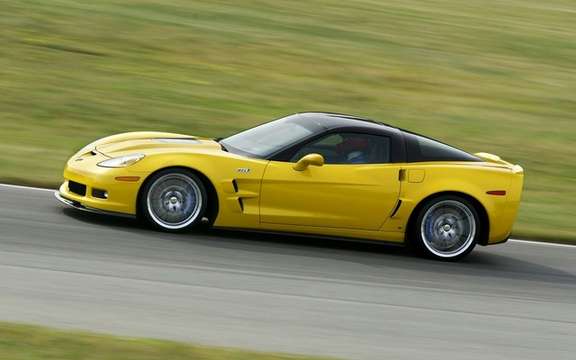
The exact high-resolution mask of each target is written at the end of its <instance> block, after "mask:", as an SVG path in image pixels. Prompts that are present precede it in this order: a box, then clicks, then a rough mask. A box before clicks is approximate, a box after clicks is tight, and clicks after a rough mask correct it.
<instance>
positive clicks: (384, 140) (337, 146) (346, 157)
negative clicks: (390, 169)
mask: <svg viewBox="0 0 576 360" xmlns="http://www.w3.org/2000/svg"><path fill="white" fill-rule="evenodd" d="M313 153H315V154H320V155H322V156H323V157H324V161H325V162H326V164H385V163H389V162H390V138H388V137H385V136H378V135H368V134H359V133H337V134H331V135H327V136H325V137H323V138H320V139H319V140H315V141H313V142H311V143H308V144H306V145H304V146H303V147H302V148H301V149H300V150H298V151H297V152H296V153H295V154H294V155H293V156H292V158H291V159H290V161H291V162H297V161H298V160H299V159H300V158H302V157H303V156H304V155H308V154H313Z"/></svg>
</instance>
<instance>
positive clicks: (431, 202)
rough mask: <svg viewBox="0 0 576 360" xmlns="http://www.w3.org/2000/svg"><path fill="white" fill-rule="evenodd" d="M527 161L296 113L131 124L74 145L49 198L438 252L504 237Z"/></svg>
mask: <svg viewBox="0 0 576 360" xmlns="http://www.w3.org/2000/svg"><path fill="white" fill-rule="evenodd" d="M523 177H524V172H523V170H522V168H521V167H520V166H518V165H512V164H510V163H508V162H506V161H503V160H501V159H500V158H499V157H498V156H495V155H491V154H486V153H478V154H475V155H472V154H469V153H466V152H464V151H462V150H458V149H456V148H453V147H451V146H448V145H446V144H443V143H441V142H438V141H436V140H433V139H430V138H428V137H425V136H421V135H418V134H415V133H412V132H409V131H406V130H402V129H399V128H396V127H392V126H389V125H385V124H382V123H379V122H375V121H371V120H366V119H362V118H358V117H354V116H349V115H341V114H332V113H300V114H295V115H290V116H287V117H284V118H281V119H279V120H275V121H271V122H269V123H266V124H263V125H260V126H257V127H254V128H252V129H249V130H246V131H243V132H240V133H238V134H236V135H233V136H230V137H227V138H225V139H208V138H201V137H196V136H189V135H181V134H172V133H161V132H132V133H126V134H119V135H114V136H110V137H106V138H103V139H100V140H98V141H96V142H94V143H92V144H90V145H88V146H86V147H85V148H83V149H82V150H80V152H78V153H77V154H76V155H74V156H73V157H72V158H71V159H70V160H69V161H68V163H67V165H66V168H65V170H64V179H65V181H64V183H63V184H62V186H61V187H60V189H59V191H58V192H56V197H57V198H58V199H59V200H61V201H62V202H64V203H66V204H67V205H70V206H73V207H76V208H79V209H83V210H87V211H92V212H101V213H112V214H121V215H128V216H137V217H138V218H141V219H144V220H145V221H146V222H148V223H149V224H150V225H152V226H155V227H157V228H159V229H162V230H165V231H182V230H189V229H194V228H196V227H198V226H200V225H201V224H208V225H213V226H215V227H226V228H236V229H254V230H264V231H274V232H278V231H280V232H291V233H304V234H314V235H326V236H332V237H347V238H356V239H368V240H382V241H389V242H397V243H406V244H407V245H411V246H412V247H413V248H414V249H416V250H417V251H419V252H420V253H422V254H424V255H426V256H429V257H433V258H437V259H444V260H455V259H459V258H461V257H463V256H465V255H466V254H468V253H469V252H470V251H471V250H472V249H473V248H474V246H475V245H476V244H480V245H490V244H497V243H502V242H504V241H506V240H507V239H508V237H509V236H510V232H511V229H512V224H513V223H514V220H515V218H516V213H517V211H518V206H519V203H520V198H521V193H522V184H523Z"/></svg>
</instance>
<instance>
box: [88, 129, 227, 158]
mask: <svg viewBox="0 0 576 360" xmlns="http://www.w3.org/2000/svg"><path fill="white" fill-rule="evenodd" d="M93 149H94V150H96V151H97V152H99V153H101V154H103V155H105V156H108V157H114V156H121V155H126V154H128V153H151V152H182V151H190V152H200V151H201V152H204V151H219V150H221V147H220V144H218V142H216V141H214V140H212V139H209V138H202V137H197V136H190V135H183V134H174V133H165V132H132V133H124V134H118V135H113V136H109V137H106V138H103V139H100V140H98V141H96V142H95V143H94V144H93Z"/></svg>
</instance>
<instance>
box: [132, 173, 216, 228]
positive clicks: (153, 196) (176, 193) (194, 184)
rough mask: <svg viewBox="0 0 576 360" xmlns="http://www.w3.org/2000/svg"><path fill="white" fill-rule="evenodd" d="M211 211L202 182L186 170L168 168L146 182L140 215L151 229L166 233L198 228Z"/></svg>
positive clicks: (143, 188) (141, 196) (141, 198)
mask: <svg viewBox="0 0 576 360" xmlns="http://www.w3.org/2000/svg"><path fill="white" fill-rule="evenodd" d="M207 208H208V193H207V191H206V187H205V185H204V183H203V182H202V180H201V179H200V178H199V177H198V176H197V175H195V174H194V173H193V172H191V171H189V170H185V169H166V170H162V171H159V172H157V173H155V174H154V175H152V176H151V177H150V178H148V179H147V180H146V182H145V183H144V185H143V187H142V189H141V190H140V196H139V198H138V209H139V212H138V213H139V216H140V217H141V218H142V219H143V220H145V222H146V223H147V224H149V225H150V226H152V227H154V228H156V229H159V230H162V231H166V232H184V231H189V230H192V229H195V228H197V227H199V226H200V225H201V223H202V219H203V217H204V215H205V213H206V210H207Z"/></svg>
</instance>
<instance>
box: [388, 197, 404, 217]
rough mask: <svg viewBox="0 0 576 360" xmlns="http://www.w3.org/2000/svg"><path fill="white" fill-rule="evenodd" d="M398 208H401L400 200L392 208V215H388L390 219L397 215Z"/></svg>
mask: <svg viewBox="0 0 576 360" xmlns="http://www.w3.org/2000/svg"><path fill="white" fill-rule="evenodd" d="M400 206H402V200H398V202H397V203H396V207H395V208H394V211H392V215H390V217H394V215H396V214H397V213H398V210H400Z"/></svg>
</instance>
